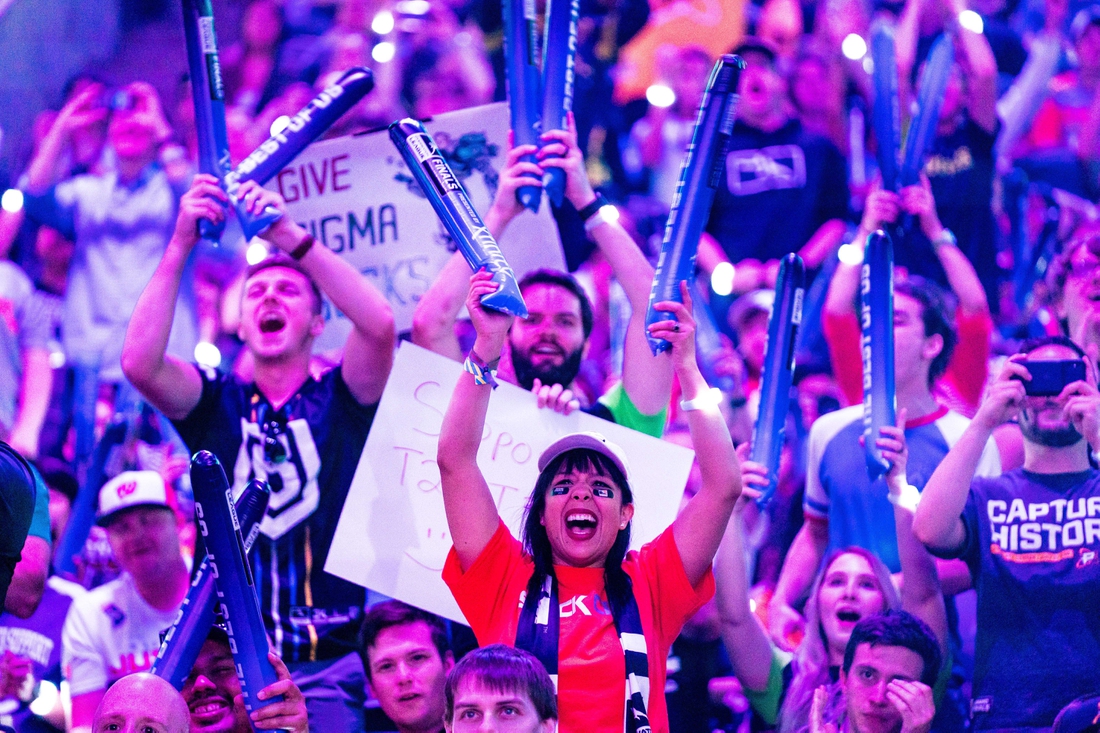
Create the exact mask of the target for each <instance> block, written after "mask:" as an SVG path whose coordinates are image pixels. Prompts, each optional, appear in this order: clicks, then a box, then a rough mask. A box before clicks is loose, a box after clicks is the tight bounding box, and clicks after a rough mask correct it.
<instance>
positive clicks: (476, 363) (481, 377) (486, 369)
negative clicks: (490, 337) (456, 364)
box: [462, 349, 500, 389]
mask: <svg viewBox="0 0 1100 733" xmlns="http://www.w3.org/2000/svg"><path fill="white" fill-rule="evenodd" d="M498 364H500V357H497V358H496V359H494V360H493V361H491V362H489V363H488V364H486V363H485V362H484V361H483V360H482V359H481V357H480V356H478V355H477V353H476V352H475V351H474V350H473V349H470V353H469V354H468V355H467V356H466V361H465V362H463V364H462V368H463V369H465V370H466V371H468V372H469V373H470V374H472V375H473V377H474V384H479V385H483V384H487V385H489V386H490V387H492V388H493V389H496V388H497V387H498V386H499V385H498V383H497V380H496V378H495V377H494V376H493V372H494V371H495V370H496V366H497V365H498Z"/></svg>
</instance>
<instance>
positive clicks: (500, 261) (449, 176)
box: [390, 119, 527, 318]
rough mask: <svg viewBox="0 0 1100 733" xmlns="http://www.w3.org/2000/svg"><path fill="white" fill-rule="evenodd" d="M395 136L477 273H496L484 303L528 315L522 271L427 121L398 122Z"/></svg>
mask: <svg viewBox="0 0 1100 733" xmlns="http://www.w3.org/2000/svg"><path fill="white" fill-rule="evenodd" d="M390 140H392V141H393V144H394V145H395V146H396V147H397V150H398V151H399V152H400V153H401V157H402V158H404V159H405V164H406V165H407V166H408V167H409V171H410V172H411V173H412V175H413V178H415V179H416V182H417V183H419V184H420V188H421V189H422V190H423V191H424V195H425V196H426V197H427V199H428V201H429V202H430V203H431V205H432V208H433V209H435V213H436V216H438V217H439V219H440V220H441V221H442V222H443V226H445V227H446V228H447V231H448V232H449V233H450V235H451V237H452V238H453V239H454V241H455V244H457V245H458V249H459V251H460V252H462V256H463V257H465V258H466V262H467V264H469V265H470V269H472V270H474V271H475V272H476V271H477V270H480V269H482V268H485V269H486V270H488V271H489V272H491V273H492V274H493V282H495V283H497V284H498V285H499V286H500V287H499V289H498V290H497V291H496V292H495V293H489V294H488V295H485V296H482V298H481V303H482V305H485V306H487V307H489V308H495V309H496V310H498V311H501V312H502V313H508V314H511V315H513V316H516V317H517V318H526V317H527V304H526V303H524V302H523V295H522V294H521V293H520V292H519V283H518V282H516V273H514V272H513V271H512V268H511V267H509V266H508V262H507V261H506V260H505V259H504V255H503V254H502V253H501V251H500V247H498V246H497V243H496V240H495V239H493V235H492V234H490V233H489V229H488V228H487V227H486V226H485V223H484V222H483V221H482V220H481V217H480V216H478V213H477V210H476V209H474V205H473V204H472V203H470V197H469V196H467V195H466V191H465V190H464V189H463V188H462V184H461V183H459V182H458V177H457V176H455V174H454V171H452V170H451V166H450V164H449V163H447V160H446V159H445V158H444V157H443V155H442V153H440V152H439V148H437V147H436V144H435V140H433V139H432V136H431V135H429V134H428V131H427V130H426V129H424V125H422V124H420V123H419V122H417V121H416V120H413V119H404V120H399V121H397V122H394V123H393V124H391V125H390Z"/></svg>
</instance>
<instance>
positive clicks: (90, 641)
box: [61, 573, 177, 696]
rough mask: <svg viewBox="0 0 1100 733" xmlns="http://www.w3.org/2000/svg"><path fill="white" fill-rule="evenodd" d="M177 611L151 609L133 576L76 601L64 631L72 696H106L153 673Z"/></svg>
mask: <svg viewBox="0 0 1100 733" xmlns="http://www.w3.org/2000/svg"><path fill="white" fill-rule="evenodd" d="M176 611H177V609H176V608H173V609H171V610H169V611H158V610H157V609H155V608H153V607H152V606H150V605H149V604H148V603H146V602H145V600H144V599H143V598H142V597H141V595H140V594H138V592H137V588H136V587H135V586H134V580H133V578H132V577H131V576H130V574H129V573H123V574H122V575H121V576H119V577H118V578H117V579H116V580H112V581H111V582H110V583H107V584H105V585H101V586H100V587H98V588H96V589H94V590H92V591H90V592H89V593H88V594H87V595H85V596H83V597H82V598H77V599H76V600H75V601H73V605H72V607H71V608H70V609H69V614H68V616H66V617H65V627H64V628H63V629H62V631H61V668H62V672H63V673H64V675H65V679H66V680H68V682H69V690H70V694H72V695H73V696H76V695H83V694H84V693H87V692H95V691H97V690H106V689H107V688H108V687H110V686H111V685H112V684H113V683H114V682H115V681H116V680H118V679H120V678H122V677H125V676H126V675H128V674H132V673H134V672H144V671H146V670H148V669H149V668H150V667H151V666H152V665H153V660H155V659H156V658H157V651H158V650H159V649H160V635H161V633H162V632H164V631H167V630H168V628H169V627H170V626H171V625H172V622H173V621H175V619H176Z"/></svg>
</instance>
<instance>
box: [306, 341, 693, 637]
mask: <svg viewBox="0 0 1100 733" xmlns="http://www.w3.org/2000/svg"><path fill="white" fill-rule="evenodd" d="M461 373H462V365H460V364H459V363H457V362H454V361H451V360H450V359H447V358H445V357H442V356H439V355H437V354H433V353H431V352H429V351H426V350H424V349H421V348H419V347H417V346H413V345H412V344H409V343H403V344H402V345H401V348H400V349H399V350H398V352H397V356H396V359H395V362H394V366H393V372H392V373H391V375H390V380H389V383H387V385H386V391H385V393H384V394H383V395H382V402H381V404H379V406H378V413H377V415H376V416H375V418H374V425H373V427H372V428H371V431H370V436H369V437H368V438H367V445H366V448H365V449H364V451H363V456H362V458H361V459H360V461H359V467H358V468H357V469H356V472H355V477H354V479H353V480H352V484H351V490H350V491H349V493H348V498H347V501H346V502H345V504H344V510H343V513H342V514H341V515H340V522H339V524H338V525H337V527H336V535H335V537H334V538H333V542H332V549H331V550H330V551H329V555H328V562H327V563H326V564H325V570H326V571H327V572H329V573H332V574H334V575H338V576H339V577H341V578H344V579H345V580H348V581H351V582H353V583H358V584H359V585H362V586H365V587H368V588H371V589H372V590H375V591H378V592H379V593H384V594H385V595H388V596H392V597H394V598H397V599H399V600H402V601H405V602H406V603H410V604H412V605H414V606H417V607H419V608H423V609H425V610H427V611H431V612H432V613H435V614H438V615H440V616H444V617H446V618H450V619H453V620H455V621H461V622H463V623H465V621H464V619H463V617H462V613H461V612H460V611H459V610H458V605H457V604H456V603H455V600H454V598H453V597H452V596H451V592H450V590H449V589H448V588H447V586H446V584H444V582H443V578H442V576H441V572H442V570H443V563H444V561H445V560H446V558H447V552H448V551H449V550H450V549H451V537H450V533H449V531H448V528H447V517H446V514H445V512H444V509H443V494H442V491H441V489H440V485H439V468H438V466H437V465H436V448H437V444H438V439H439V429H440V426H441V425H442V422H443V414H444V412H445V411H446V409H447V404H448V403H449V402H450V399H451V393H452V392H453V391H454V385H455V384H456V383H457V381H458V377H459V375H460V374H461ZM578 431H595V432H598V433H602V434H603V435H604V436H605V437H607V439H608V440H611V441H612V442H615V443H618V444H619V446H621V447H622V449H623V450H624V451H625V452H626V455H627V459H628V462H629V470H630V485H631V489H632V491H633V492H634V506H635V512H634V521H633V531H632V535H633V537H632V539H633V542H632V547H634V548H638V547H640V546H641V545H642V544H644V543H646V542H648V541H649V540H652V539H653V538H654V537H656V536H657V535H658V534H660V533H661V532H662V531H664V529H665V528H666V527H668V526H669V525H670V524H671V523H672V520H673V519H674V518H675V516H676V511H677V509H678V508H679V506H680V500H681V497H682V496H683V492H684V486H685V485H686V484H687V479H688V473H689V472H690V470H691V462H692V457H693V453H692V451H690V450H688V449H686V448H683V447H681V446H678V445H674V444H672V443H668V442H665V441H662V440H658V439H657V438H653V437H651V436H648V435H643V434H642V433H639V432H636V431H634V430H630V429H628V428H624V427H622V426H620V425H616V424H614V423H610V422H607V421H606V420H601V419H600V418H597V417H592V416H591V415H586V414H583V413H574V414H572V415H569V416H568V417H566V416H563V415H560V414H558V413H556V412H554V411H552V410H549V409H542V410H540V409H539V408H538V406H537V403H536V399H535V396H534V395H532V394H531V393H530V392H527V391H526V390H524V389H521V388H519V387H516V386H514V385H511V384H504V383H502V384H501V385H500V387H499V389H497V390H495V391H494V392H493V397H492V400H491V401H490V403H489V413H488V416H487V418H486V422H485V432H484V436H483V437H482V442H481V449H480V452H479V453H478V463H479V465H480V466H481V470H482V472H483V473H484V475H485V480H486V482H487V483H488V484H489V489H490V491H492V494H493V499H494V500H495V501H496V504H497V510H498V512H499V513H500V516H501V517H502V518H503V519H504V522H505V524H507V525H508V528H509V529H510V530H511V531H512V533H513V534H514V535H515V536H516V537H519V536H520V525H521V523H522V519H523V510H524V507H525V506H526V504H527V499H528V497H529V496H530V494H531V489H533V488H534V486H535V480H536V479H537V478H538V473H539V472H538V466H537V463H538V457H539V455H540V454H541V453H542V451H543V450H545V449H546V448H547V447H548V446H549V445H550V444H551V443H553V442H554V441H555V440H556V439H558V438H559V437H561V436H562V435H565V434H567V433H574V432H578Z"/></svg>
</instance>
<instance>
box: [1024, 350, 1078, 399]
mask: <svg viewBox="0 0 1100 733" xmlns="http://www.w3.org/2000/svg"><path fill="white" fill-rule="evenodd" d="M1023 365H1024V367H1026V368H1027V371H1028V373H1030V374H1031V381H1030V382H1029V381H1027V380H1026V379H1025V380H1024V392H1025V393H1027V394H1028V395H1032V396H1035V397H1050V396H1053V395H1058V394H1061V392H1062V389H1063V388H1065V386H1066V385H1067V384H1069V383H1070V382H1076V381H1079V380H1084V379H1085V362H1084V361H1083V360H1081V359H1062V360H1060V361H1025V362H1023Z"/></svg>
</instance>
